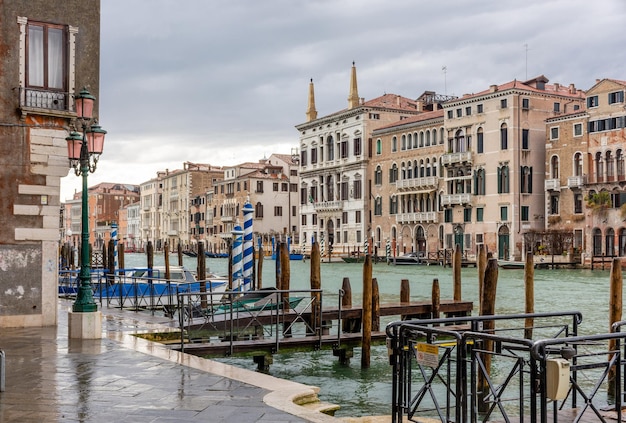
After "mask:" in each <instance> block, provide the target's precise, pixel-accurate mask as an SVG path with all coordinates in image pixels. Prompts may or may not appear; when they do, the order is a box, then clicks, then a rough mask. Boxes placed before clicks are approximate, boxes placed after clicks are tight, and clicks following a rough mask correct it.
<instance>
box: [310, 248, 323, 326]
mask: <svg viewBox="0 0 626 423" xmlns="http://www.w3.org/2000/svg"><path fill="white" fill-rule="evenodd" d="M310 266H311V273H310V279H309V283H310V285H311V289H321V288H322V280H321V278H320V245H319V243H317V242H314V243H313V245H312V246H311V263H310ZM311 298H313V299H314V301H315V303H314V304H313V309H312V310H311V312H312V313H311V327H312V328H317V330H321V328H318V327H317V325H318V324H319V323H320V322H319V319H320V313H321V312H322V309H321V308H320V299H321V294H320V293H319V292H311Z"/></svg>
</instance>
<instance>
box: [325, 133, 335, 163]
mask: <svg viewBox="0 0 626 423" xmlns="http://www.w3.org/2000/svg"><path fill="white" fill-rule="evenodd" d="M326 160H335V141H334V140H333V137H332V136H329V137H328V138H326Z"/></svg>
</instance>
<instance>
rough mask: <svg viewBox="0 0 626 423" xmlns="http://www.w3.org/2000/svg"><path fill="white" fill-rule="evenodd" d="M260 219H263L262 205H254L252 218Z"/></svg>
mask: <svg viewBox="0 0 626 423" xmlns="http://www.w3.org/2000/svg"><path fill="white" fill-rule="evenodd" d="M262 217H263V204H261V203H260V202H258V203H256V204H255V205H254V218H255V219H258V218H262Z"/></svg>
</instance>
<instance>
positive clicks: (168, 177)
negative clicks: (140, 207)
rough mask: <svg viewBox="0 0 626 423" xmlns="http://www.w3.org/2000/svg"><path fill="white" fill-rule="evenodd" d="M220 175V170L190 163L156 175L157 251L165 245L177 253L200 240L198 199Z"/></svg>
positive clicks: (199, 203) (199, 204)
mask: <svg viewBox="0 0 626 423" xmlns="http://www.w3.org/2000/svg"><path fill="white" fill-rule="evenodd" d="M222 174H223V170H222V168H221V167H216V166H211V165H209V164H198V163H191V162H185V163H184V164H183V169H177V170H174V171H170V170H166V171H165V172H160V173H159V175H158V177H157V179H158V181H159V185H160V186H161V203H160V204H161V208H160V210H161V213H160V222H161V223H160V228H161V230H160V231H161V238H160V241H161V242H158V243H157V248H159V249H160V248H162V247H163V244H162V243H163V242H167V243H168V245H169V248H170V250H174V249H176V248H177V246H178V243H180V244H181V246H182V247H183V248H184V249H190V248H191V244H192V243H197V242H198V240H200V239H203V237H199V235H201V234H199V233H198V232H200V228H202V227H203V226H202V225H201V221H200V217H201V213H202V212H201V211H199V209H198V206H202V204H201V201H202V200H198V198H203V197H204V195H205V194H206V192H207V191H208V190H209V189H211V188H212V187H213V185H214V183H216V181H217V180H218V179H219V178H221V177H222ZM194 201H195V204H194ZM192 209H193V213H192ZM198 213H200V214H198ZM196 219H197V221H196ZM203 232H204V231H203Z"/></svg>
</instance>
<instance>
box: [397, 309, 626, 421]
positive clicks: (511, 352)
mask: <svg viewBox="0 0 626 423" xmlns="http://www.w3.org/2000/svg"><path fill="white" fill-rule="evenodd" d="M487 322H489V323H490V324H489V325H487ZM581 322H582V314H581V313H579V312H577V311H569V312H561V313H536V314H515V315H496V316H476V317H454V318H446V319H430V320H413V321H402V322H394V323H390V324H389V325H388V326H387V329H386V332H387V336H388V340H387V343H388V351H389V357H390V364H391V365H392V366H393V378H392V379H393V381H392V383H393V388H392V417H393V420H392V421H394V422H401V421H403V418H405V417H406V418H407V419H408V420H409V421H417V420H416V419H417V416H418V415H419V416H420V417H425V416H430V417H433V418H439V420H440V421H442V422H451V421H454V422H477V421H494V420H495V421H497V420H502V421H511V420H512V419H515V420H519V421H531V422H535V421H541V422H547V421H553V422H558V421H559V417H561V419H562V420H561V421H565V419H566V418H565V417H564V414H565V408H566V407H571V409H572V410H573V411H572V410H569V409H568V411H567V412H568V413H569V414H570V415H571V414H573V415H574V416H576V415H577V413H578V415H579V416H582V414H584V413H591V412H593V413H594V416H595V417H596V418H599V419H600V420H599V421H608V420H604V419H608V417H606V415H607V413H606V411H604V412H599V411H598V410H603V409H604V408H606V406H607V404H606V403H604V404H600V403H601V399H600V395H598V392H599V386H601V385H602V382H603V381H604V380H606V375H607V373H608V370H607V369H610V368H615V365H616V363H618V362H620V361H619V360H620V357H621V354H620V353H619V349H620V348H619V345H620V342H621V339H622V338H623V337H624V336H626V334H624V335H620V334H615V333H611V334H599V335H590V336H579V335H578V328H579V324H580V323H581ZM496 323H497V325H498V327H497V328H496V327H495V324H496ZM492 324H493V325H492ZM492 327H493V329H487V328H492ZM529 330H532V332H533V335H534V336H533V338H535V339H538V340H533V339H527V336H530V334H529V333H528V331H529ZM609 340H615V342H617V345H618V347H615V348H607V346H606V342H607V341H609ZM607 357H609V358H607ZM555 358H558V359H561V360H563V359H564V358H566V359H567V360H568V361H567V363H568V366H567V367H568V368H569V369H570V370H571V374H570V376H569V377H568V378H567V380H566V381H565V382H564V383H566V384H567V387H568V388H569V389H568V390H567V395H566V396H559V397H554V398H551V397H550V395H552V396H554V394H553V391H554V380H553V379H551V378H547V377H546V373H547V367H548V366H549V365H551V364H552V363H553V361H554V359H555ZM624 365H625V366H626V364H624ZM494 369H495V370H494ZM618 373H619V375H621V374H622V373H623V372H618ZM583 375H584V377H581V376H583ZM619 377H621V376H618V380H619ZM561 382H562V381H561ZM617 385H620V387H617V388H610V389H608V390H606V392H607V395H609V396H610V397H615V398H618V397H619V398H621V391H622V387H621V386H623V385H622V384H621V383H617ZM580 398H583V400H584V403H585V407H583V408H581V409H578V410H577V409H576V407H577V405H578V404H579V399H580ZM622 402H623V401H621V400H620V403H619V404H618V405H620V406H621V403H622ZM549 404H551V405H552V406H553V407H552V409H551V410H549V409H548V405H549ZM560 410H563V411H560ZM596 411H598V412H597V413H596ZM603 413H604V414H603ZM598 415H600V416H601V417H598ZM570 418H571V416H570ZM578 418H580V417H578ZM568 421H571V420H568Z"/></svg>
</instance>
